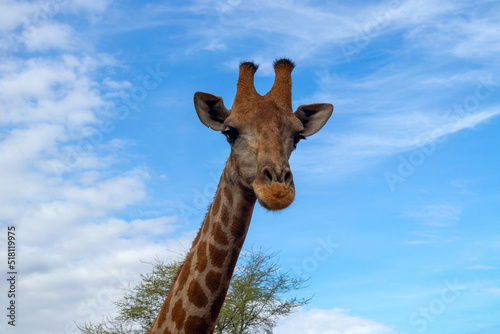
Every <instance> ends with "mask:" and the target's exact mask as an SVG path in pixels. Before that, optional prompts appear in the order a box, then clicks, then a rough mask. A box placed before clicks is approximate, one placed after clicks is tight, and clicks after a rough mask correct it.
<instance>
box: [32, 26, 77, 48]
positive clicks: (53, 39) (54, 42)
mask: <svg viewBox="0 0 500 334" xmlns="http://www.w3.org/2000/svg"><path fill="white" fill-rule="evenodd" d="M25 43H26V46H27V47H28V50H29V51H46V50H49V49H60V50H69V49H73V48H74V47H75V44H76V43H78V40H77V38H76V36H74V33H73V29H72V28H71V27H70V26H68V25H66V24H53V23H47V24H44V25H41V26H38V27H34V28H32V29H31V30H30V34H29V36H28V37H27V38H26V41H25Z"/></svg>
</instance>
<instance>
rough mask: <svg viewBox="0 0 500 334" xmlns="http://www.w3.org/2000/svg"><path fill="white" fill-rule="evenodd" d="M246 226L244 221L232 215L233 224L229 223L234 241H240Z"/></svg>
mask: <svg viewBox="0 0 500 334" xmlns="http://www.w3.org/2000/svg"><path fill="white" fill-rule="evenodd" d="M246 229H247V226H246V224H245V221H243V220H241V219H238V218H237V217H233V224H232V225H231V234H232V235H233V236H234V240H235V241H236V242H238V241H240V240H241V238H243V237H244V236H245V234H246Z"/></svg>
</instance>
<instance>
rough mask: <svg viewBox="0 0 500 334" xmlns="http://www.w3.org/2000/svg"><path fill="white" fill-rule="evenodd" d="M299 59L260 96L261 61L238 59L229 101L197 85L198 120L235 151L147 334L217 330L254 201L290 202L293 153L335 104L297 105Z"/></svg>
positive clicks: (283, 65)
mask: <svg viewBox="0 0 500 334" xmlns="http://www.w3.org/2000/svg"><path fill="white" fill-rule="evenodd" d="M294 67H295V65H294V63H293V62H292V61H290V60H289V59H280V60H276V61H275V62H274V70H275V80H274V84H273V86H272V87H271V90H270V91H269V92H268V93H267V94H265V95H264V96H261V95H260V94H259V93H257V91H256V90H255V87H254V75H255V72H256V71H257V68H258V66H257V65H255V64H254V63H253V62H243V63H241V64H240V68H239V78H238V82H237V91H236V96H235V99H234V102H233V105H232V108H231V109H227V108H226V107H225V106H224V103H223V100H222V98H221V97H218V96H215V95H212V94H209V93H203V92H197V93H195V95H194V106H195V109H196V112H197V114H198V117H199V119H200V121H201V122H202V123H203V124H204V125H205V126H207V127H209V128H211V129H213V130H216V131H220V132H222V134H223V135H225V137H226V139H227V141H228V143H229V145H230V146H231V153H230V155H229V158H228V160H227V162H226V166H225V168H224V170H223V172H222V175H221V178H220V181H219V185H218V187H217V191H216V193H215V196H214V200H213V202H212V204H211V205H210V208H209V209H208V213H207V214H206V216H205V219H204V221H203V223H202V225H201V228H200V230H199V232H198V234H197V236H196V238H195V239H194V241H193V245H192V247H191V249H190V251H189V253H188V254H187V256H186V259H185V261H184V264H183V265H182V266H181V267H180V268H179V270H178V271H177V274H176V277H175V278H174V282H173V283H172V286H171V287H170V291H169V293H168V294H167V298H166V299H165V301H164V303H163V306H162V308H161V310H160V313H159V314H158V316H157V317H156V319H155V321H154V322H153V324H152V326H151V328H150V329H149V330H148V332H147V334H160V333H161V334H167V333H168V334H174V333H186V334H203V333H213V331H214V328H215V324H216V321H217V317H218V315H219V312H220V309H221V307H222V304H223V302H224V299H225V297H226V293H227V290H228V288H229V282H230V280H231V276H232V274H233V271H234V268H235V265H236V261H237V259H238V256H239V254H240V251H241V248H242V246H243V242H244V241H245V237H246V234H247V231H248V227H249V224H250V219H251V217H252V212H253V209H254V206H255V204H256V202H257V201H258V202H259V203H260V205H261V206H263V207H264V208H265V209H268V210H272V211H274V210H281V209H284V208H286V207H288V206H289V205H290V204H291V203H292V202H293V200H294V198H295V186H294V183H293V175H292V172H291V170H290V165H289V162H288V160H289V158H290V155H291V153H292V151H294V150H295V148H296V146H297V143H298V142H299V141H300V140H302V139H305V138H306V137H308V136H311V135H313V134H315V133H316V132H318V131H319V130H320V129H321V128H322V127H323V125H324V124H325V123H326V122H327V121H328V119H329V118H330V116H331V114H332V111H333V105H331V104H328V103H315V104H309V105H302V106H300V107H299V108H298V109H297V110H296V111H295V113H294V112H293V110H292V80H291V73H292V70H293V68H294Z"/></svg>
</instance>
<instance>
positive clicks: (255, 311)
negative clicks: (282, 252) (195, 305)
mask: <svg viewBox="0 0 500 334" xmlns="http://www.w3.org/2000/svg"><path fill="white" fill-rule="evenodd" d="M276 256H277V254H276V253H267V252H266V251H265V250H262V249H259V250H250V251H248V252H243V253H242V255H241V256H240V259H239V260H238V265H237V266H236V268H235V271H234V274H233V278H232V280H231V284H230V286H229V290H228V293H227V296H226V300H225V302H224V304H223V306H222V309H221V312H220V314H219V318H218V320H217V324H216V327H215V333H218V334H227V333H231V334H247V333H272V329H273V327H275V326H276V323H277V321H278V320H279V319H280V318H281V317H284V316H287V315H289V314H290V313H292V312H294V311H296V310H297V309H298V308H299V307H300V306H303V305H306V304H307V303H308V302H309V301H310V300H311V298H298V297H296V296H292V295H291V293H292V292H294V291H297V290H299V289H301V288H303V287H304V286H305V284H306V281H307V280H306V279H304V278H303V277H298V276H294V275H292V274H291V273H290V271H283V270H282V269H281V268H280V266H279V265H278V261H277V260H276ZM181 263H182V262H180V261H173V262H168V263H164V262H162V261H160V260H156V262H154V263H153V270H152V271H151V272H150V273H148V274H145V275H141V281H140V282H139V283H138V284H137V285H136V286H134V287H132V288H128V289H127V290H126V291H127V292H126V293H125V295H124V296H123V297H122V298H120V299H119V300H118V301H116V302H115V303H114V304H115V306H116V308H117V315H116V316H115V317H109V316H108V317H106V318H104V319H103V321H102V322H100V323H92V322H88V323H85V324H84V325H83V326H79V329H80V331H81V332H82V333H83V334H143V333H145V332H146V331H147V330H148V329H149V327H151V324H152V323H153V321H154V319H155V317H156V315H157V314H158V313H159V312H160V308H161V305H162V304H163V301H164V300H165V297H166V294H167V292H168V289H169V288H170V286H171V284H172V281H173V278H174V276H175V273H176V271H177V268H178V267H179V266H180V265H181Z"/></svg>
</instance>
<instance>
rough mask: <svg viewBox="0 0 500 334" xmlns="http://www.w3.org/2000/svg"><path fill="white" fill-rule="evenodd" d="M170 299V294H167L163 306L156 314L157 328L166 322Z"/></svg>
mask: <svg viewBox="0 0 500 334" xmlns="http://www.w3.org/2000/svg"><path fill="white" fill-rule="evenodd" d="M171 299H172V294H171V293H169V294H168V296H167V298H166V299H165V301H164V302H163V306H162V308H161V310H160V314H158V318H157V320H158V327H162V326H163V323H164V322H165V321H166V320H167V311H168V305H169V304H170V300H171Z"/></svg>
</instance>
